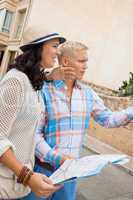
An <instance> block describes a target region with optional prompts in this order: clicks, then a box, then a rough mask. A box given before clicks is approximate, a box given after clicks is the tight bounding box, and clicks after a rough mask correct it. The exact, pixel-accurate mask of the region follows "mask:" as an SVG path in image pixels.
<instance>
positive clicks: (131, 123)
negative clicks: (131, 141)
mask: <svg viewBox="0 0 133 200" xmlns="http://www.w3.org/2000/svg"><path fill="white" fill-rule="evenodd" d="M123 128H126V129H128V130H131V131H133V120H132V121H130V122H129V123H128V124H127V125H125V126H123Z"/></svg>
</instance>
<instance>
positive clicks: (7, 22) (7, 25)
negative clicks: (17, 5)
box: [2, 10, 13, 33]
mask: <svg viewBox="0 0 133 200" xmlns="http://www.w3.org/2000/svg"><path fill="white" fill-rule="evenodd" d="M12 17H13V13H12V12H10V11H8V10H6V14H5V18H4V23H3V26H2V32H5V33H9V32H10V27H11V22H12Z"/></svg>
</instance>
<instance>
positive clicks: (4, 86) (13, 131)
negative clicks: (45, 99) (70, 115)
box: [0, 69, 41, 199]
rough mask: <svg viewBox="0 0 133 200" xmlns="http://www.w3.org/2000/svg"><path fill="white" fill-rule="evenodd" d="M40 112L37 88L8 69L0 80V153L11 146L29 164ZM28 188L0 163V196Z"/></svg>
mask: <svg viewBox="0 0 133 200" xmlns="http://www.w3.org/2000/svg"><path fill="white" fill-rule="evenodd" d="M40 112H41V104H40V101H39V99H38V95H37V92H36V91H34V90H33V88H32V85H31V83H30V81H29V79H28V78H27V76H26V75H25V74H24V73H22V72H20V71H18V70H16V69H12V70H10V71H9V72H8V73H7V74H6V75H5V76H4V78H3V79H2V80H1V81H0V156H1V155H2V154H3V153H4V152H5V151H6V150H7V149H8V148H12V150H13V151H14V153H15V155H16V157H17V159H18V160H20V161H21V162H22V163H23V164H27V165H28V166H29V167H30V168H31V169H32V168H33V166H34V150H35V143H34V134H35V128H36V125H37V121H38V118H39V115H40ZM29 191H30V190H29V188H25V187H24V186H23V185H22V184H18V183H17V182H16V177H15V175H14V173H13V172H12V171H11V170H10V169H8V168H7V167H6V166H4V165H3V164H2V163H0V199H2V198H3V199H9V198H10V199H13V198H16V197H22V196H25V195H26V194H28V193H29Z"/></svg>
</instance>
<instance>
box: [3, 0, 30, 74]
mask: <svg viewBox="0 0 133 200" xmlns="http://www.w3.org/2000/svg"><path fill="white" fill-rule="evenodd" d="M30 5H31V0H0V74H1V75H2V74H4V73H5V72H6V71H7V68H8V65H9V63H11V62H12V60H13V59H14V57H15V56H16V54H17V53H18V47H19V45H20V44H21V40H22V34H23V30H24V26H25V24H26V21H27V17H28V13H29V10H30Z"/></svg>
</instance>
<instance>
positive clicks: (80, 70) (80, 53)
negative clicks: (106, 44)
mask: <svg viewBox="0 0 133 200" xmlns="http://www.w3.org/2000/svg"><path fill="white" fill-rule="evenodd" d="M67 59H68V60H67V65H68V66H71V67H74V69H75V72H76V80H80V79H82V78H83V76H84V74H85V71H86V69H87V64H88V52H87V50H77V51H75V52H74V54H73V55H72V56H70V57H68V58H67Z"/></svg>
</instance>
